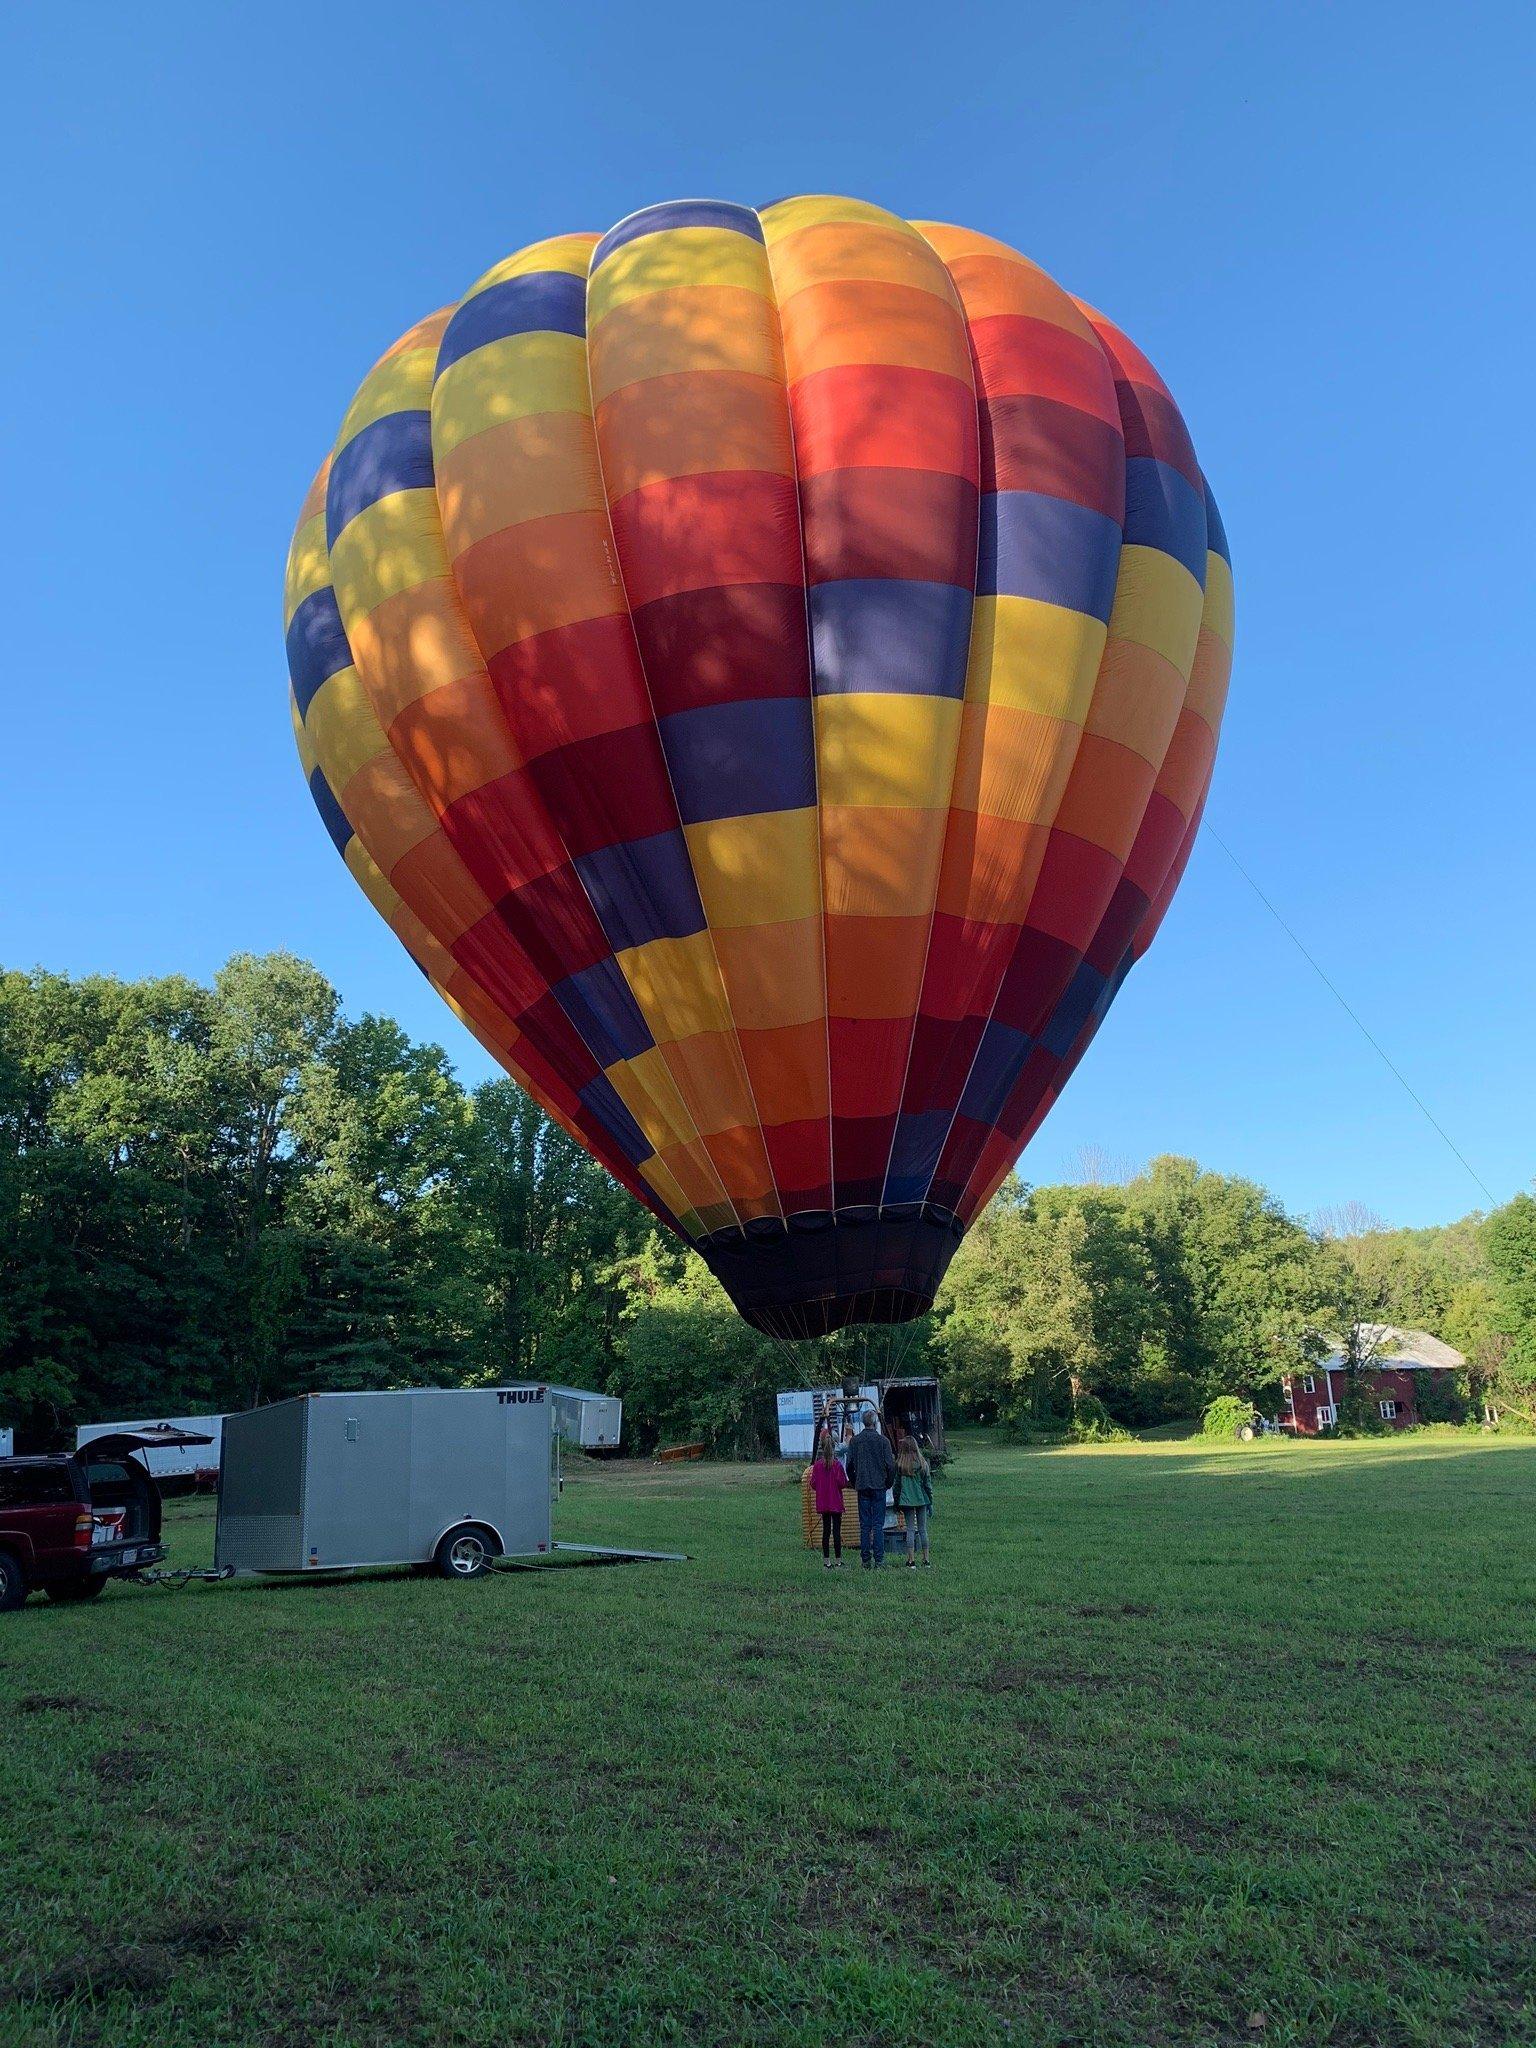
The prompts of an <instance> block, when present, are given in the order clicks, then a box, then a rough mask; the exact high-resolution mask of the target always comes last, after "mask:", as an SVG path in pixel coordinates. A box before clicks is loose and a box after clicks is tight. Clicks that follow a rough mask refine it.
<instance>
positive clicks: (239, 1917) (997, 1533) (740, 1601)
mask: <svg viewBox="0 0 1536 2048" xmlns="http://www.w3.org/2000/svg"><path fill="white" fill-rule="evenodd" d="M170 1529H171V1535H172V1539H173V1543H174V1548H175V1552H176V1554H177V1556H178V1558H179V1559H180V1560H181V1561H183V1562H192V1561H199V1560H203V1559H206V1558H207V1556H208V1555H209V1554H210V1550H211V1542H212V1509H211V1507H210V1506H209V1505H207V1504H206V1503H188V1504H186V1505H183V1506H180V1507H177V1508H176V1509H175V1510H174V1511H173V1514H172V1519H171V1522H170ZM798 1529H799V1517H798V1501H797V1496H796V1493H795V1491H794V1487H793V1484H792V1483H790V1482H789V1481H787V1480H786V1477H785V1475H784V1473H783V1472H782V1471H781V1470H779V1469H776V1468H764V1467H725V1466H715V1467H694V1468H692V1469H677V1468H659V1467H658V1468H636V1467H627V1468H624V1469H621V1470H618V1471H613V1470H608V1471H593V1472H591V1473H590V1474H584V1475H583V1476H582V1477H581V1478H580V1479H579V1480H573V1481H572V1482H571V1483H570V1484H568V1486H567V1489H566V1495H565V1500H564V1502H563V1504H562V1507H561V1510H560V1526H559V1533H560V1534H561V1535H563V1536H565V1537H566V1538H568V1539H569V1540H572V1541H575V1540H587V1541H610V1542H624V1543H633V1544H637V1545H644V1546H646V1547H654V1548H684V1549H687V1550H689V1551H691V1552H692V1553H693V1554H694V1561H693V1562H691V1563H689V1564H686V1565H677V1566H669V1565H654V1566H629V1567H624V1568H592V1567H584V1568H573V1567H566V1568H561V1569H558V1570H546V1571H542V1572H521V1573H507V1574H503V1575H500V1576H498V1577H497V1578H496V1579H495V1580H493V1581H491V1582H489V1583H482V1584H477V1585H472V1586H459V1587H455V1586H450V1585H447V1584H443V1583H440V1582H438V1581H435V1580H427V1579H420V1578H414V1577H410V1576H400V1575H379V1574H376V1575H373V1576H367V1577H358V1578H354V1579H350V1580H341V1581H336V1582H331V1583H327V1584H321V1583H318V1582H309V1583H284V1582H261V1581H251V1582H243V1581H242V1582H237V1583H235V1584H231V1585H226V1586H215V1587H207V1588H204V1587H196V1586H194V1587H192V1588H190V1589H189V1590H187V1591H185V1592H182V1593H168V1592H147V1591H139V1590H136V1589H133V1588H127V1589H123V1588H114V1589H113V1590H111V1591H109V1592H108V1594H107V1596H106V1598H105V1599H104V1600H103V1601H102V1602H101V1604H100V1605H99V1606H97V1607H95V1608H92V1609H80V1608H76V1609H69V1608H47V1607H44V1606H43V1605H41V1604H40V1603H38V1602H33V1603H32V1604H31V1605H29V1607H28V1608H27V1609H26V1610H25V1611H24V1612H23V1613H21V1614H19V1615H13V1616H8V1617H6V1618H4V1620H3V1621H0V1725H3V1728H4V1749H3V1759H4V1762H3V1779H0V1869H3V1876H4V1884H3V1893H0V2042H3V2043H4V2044H5V2048H42V2044H55V2043H64V2042H70V2043H79V2044H82V2048H84V2044H88V2043H89V2044H102V2048H151V2044H152V2048H246V2044H251V2048H256V2044H261V2048H298V2044H305V2048H308V2044H318V2043H332V2044H337V2048H340V2044H378V2048H385V2044H391V2048H393V2044H426V2043H432V2044H437V2043H463V2044H465V2048H487V2044H492V2043H495V2044H502V2043H513V2042H516V2043H522V2042H529V2043H533V2042H539V2043H543V2042H559V2043H568V2044H599V2043H603V2044H606V2043H626V2044H629V2043H634V2044H641V2048H648V2044H651V2043H665V2042H689V2043H721V2044H733V2048H735V2044H747V2043H754V2044H755V2043H775V2044H778V2043H782V2044H790V2043H795V2044H803V2048H824V2044H826V2043H828V2042H837V2043H840V2044H848V2048H855V2044H863V2043H870V2044H875V2043H879V2044H892V2048H915V2044H924V2048H927V2044H940V2043H966V2044H969V2043H991V2042H1010V2043H1015V2044H1023V2043H1030V2044H1041V2048H1044V2044H1052V2048H1056V2044H1061V2048H1065V2044H1069V2043H1077V2044H1099V2043H1124V2044H1136V2048H1170V2044H1196V2043H1199V2044H1212V2048H1214V2044H1218V2043H1235V2042H1245V2043H1250V2044H1251V2043H1255V2042H1260V2043H1263V2044H1266V2048H1282V2044H1293V2048H1320V2044H1328V2043H1349V2044H1371V2048H1391V2044H1397V2043H1403V2044H1407V2043H1414V2044H1424V2048H1431V2044H1433V2048H1452V2044H1474V2043H1475V2044H1479V2048H1481V2044H1488V2043H1495V2042H1532V2041H1536V1867H1533V1856H1536V1828H1533V1792H1536V1777H1533V1759H1536V1697H1533V1693H1536V1602H1533V1596H1536V1548H1533V1530H1536V1445H1533V1444H1529V1443H1525V1444H1522V1443H1518V1442H1514V1443H1490V1444H1483V1443H1478V1442H1476V1441H1467V1440H1464V1439H1456V1438H1448V1437H1447V1438H1432V1437H1419V1438H1407V1439H1400V1440H1397V1441H1394V1442H1384V1443H1374V1442H1372V1443H1361V1444H1325V1445H1317V1446H1303V1445H1293V1444H1280V1445H1276V1446H1273V1447H1271V1446H1268V1445H1257V1446H1253V1447H1251V1448H1246V1449H1239V1448H1237V1447H1232V1448H1226V1447H1220V1448H1205V1447H1202V1446H1201V1445H1199V1444H1198V1443H1182V1444H1181V1443H1158V1444H1155V1445H1150V1444H1149V1445H1137V1446H1125V1447H1109V1448H1104V1449H1094V1450H1073V1451H1051V1452H1029V1451H1021V1450H1014V1449H1009V1448H1007V1447H1005V1446H1003V1445H1001V1444H997V1443H994V1442H991V1441H989V1440H987V1439H985V1438H981V1437H976V1438H972V1439H970V1440H968V1441H966V1442H964V1444H963V1446H962V1448H961V1451H960V1455H959V1457H958V1458H957V1460H956V1462H955V1465H954V1466H953V1468H952V1470H951V1472H950V1473H949V1474H948V1475H946V1476H945V1477H944V1479H943V1480H942V1481H941V1482H940V1491H939V1503H938V1511H937V1514H936V1516H935V1524H934V1533H935V1559H936V1563H935V1568H934V1570H933V1571H932V1572H930V1573H926V1574H925V1573H908V1572H907V1571H905V1570H904V1569H899V1570H888V1571H887V1572H886V1573H884V1574H883V1575H881V1576H879V1577H875V1576H873V1575H866V1574H863V1573H861V1572H859V1571H858V1570H857V1569H854V1570H849V1571H845V1572H843V1573H842V1574H840V1575H838V1574H827V1573H824V1572H823V1571H822V1570H821V1566H820V1560H819V1557H818V1558H816V1559H814V1560H813V1559H812V1558H811V1557H810V1556H809V1554H808V1553H806V1552H805V1551H803V1550H801V1549H800V1548H799V1547H798Z"/></svg>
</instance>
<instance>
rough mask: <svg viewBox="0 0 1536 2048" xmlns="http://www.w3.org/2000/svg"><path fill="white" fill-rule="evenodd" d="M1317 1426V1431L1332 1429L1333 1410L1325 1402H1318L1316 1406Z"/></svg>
mask: <svg viewBox="0 0 1536 2048" xmlns="http://www.w3.org/2000/svg"><path fill="white" fill-rule="evenodd" d="M1317 1426H1318V1428H1319V1429H1332V1427H1333V1410H1332V1408H1331V1407H1330V1406H1329V1405H1328V1403H1327V1402H1326V1401H1319V1402H1318V1404H1317Z"/></svg>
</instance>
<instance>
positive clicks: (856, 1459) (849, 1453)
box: [843, 1408, 896, 1571]
mask: <svg viewBox="0 0 1536 2048" xmlns="http://www.w3.org/2000/svg"><path fill="white" fill-rule="evenodd" d="M843 1467H844V1470H845V1471H846V1472H847V1474H848V1478H849V1481H850V1483H851V1485H852V1486H853V1489H854V1491H855V1492H856V1493H857V1494H858V1496H859V1556H860V1558H861V1559H862V1560H863V1564H864V1569H865V1571H871V1570H873V1568H874V1566H875V1565H877V1564H884V1563H885V1496H886V1492H887V1489H888V1488H889V1486H890V1484H891V1481H892V1480H893V1479H894V1478H895V1477H896V1453H895V1452H894V1451H893V1450H892V1449H891V1447H890V1444H889V1443H888V1442H887V1440H886V1438H885V1436H884V1434H883V1432H882V1431H881V1430H880V1428H879V1427H878V1423H877V1419H876V1416H875V1411H874V1409H873V1408H866V1409H865V1410H864V1427H863V1428H862V1429H861V1430H860V1431H859V1432H858V1434H857V1435H856V1436H855V1437H854V1439H853V1442H852V1443H851V1444H849V1445H847V1446H846V1449H845V1452H844V1457H843Z"/></svg>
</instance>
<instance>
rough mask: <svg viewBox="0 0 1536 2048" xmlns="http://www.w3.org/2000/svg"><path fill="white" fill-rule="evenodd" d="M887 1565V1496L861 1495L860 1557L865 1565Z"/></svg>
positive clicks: (875, 1494)
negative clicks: (872, 1563)
mask: <svg viewBox="0 0 1536 2048" xmlns="http://www.w3.org/2000/svg"><path fill="white" fill-rule="evenodd" d="M871 1553H873V1562H874V1563H875V1564H884V1563H885V1495H884V1494H883V1493H861V1494H860V1495H859V1556H860V1557H861V1558H862V1559H863V1560H864V1562H865V1564H869V1563H870V1562H871Z"/></svg>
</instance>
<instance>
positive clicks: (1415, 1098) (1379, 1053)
mask: <svg viewBox="0 0 1536 2048" xmlns="http://www.w3.org/2000/svg"><path fill="white" fill-rule="evenodd" d="M1205 830H1206V831H1207V832H1208V833H1209V835H1210V836H1211V838H1212V839H1214V840H1215V842H1216V844H1217V845H1218V846H1219V847H1220V848H1221V850H1222V852H1223V853H1224V854H1225V855H1226V856H1227V859H1228V860H1229V861H1231V863H1232V865H1233V867H1235V868H1236V869H1237V872H1238V873H1239V874H1240V875H1241V876H1242V878H1243V880H1244V881H1245V882H1246V883H1247V884H1248V886H1249V888H1250V889H1251V890H1252V891H1253V893H1254V895H1255V896H1257V897H1258V899H1259V901H1260V902H1261V903H1262V904H1263V906H1264V908H1265V909H1266V910H1267V911H1268V912H1269V914H1270V916H1271V917H1272V918H1273V919H1274V920H1275V923H1276V924H1277V925H1279V927H1280V929H1281V931H1283V932H1284V933H1285V935H1286V937H1287V938H1288V939H1289V940H1290V942H1291V944H1292V945H1293V946H1294V947H1295V948H1296V950H1297V952H1298V953H1299V954H1300V955H1301V957H1302V959H1303V960H1305V961H1306V963H1307V965H1308V966H1309V967H1310V968H1311V969H1312V972H1313V973H1314V974H1315V975H1316V976H1317V978H1318V980H1319V981H1320V982H1321V983H1322V984H1323V987H1324V988H1325V989H1327V991H1328V993H1329V994H1330V995H1331V996H1332V997H1333V999H1334V1001H1335V1002H1336V1003H1337V1004H1338V1006H1339V1008H1340V1009H1341V1010H1342V1011H1343V1012H1344V1014H1345V1016H1346V1017H1348V1019H1349V1020H1350V1022H1351V1023H1352V1024H1353V1025H1354V1027H1355V1029H1356V1030H1357V1031H1358V1032H1359V1033H1360V1036H1361V1037H1362V1038H1363V1039H1364V1040H1365V1042H1366V1044H1367V1045H1368V1046H1369V1047H1370V1048H1371V1050H1372V1052H1374V1053H1375V1055H1376V1057H1377V1058H1378V1059H1379V1060H1380V1061H1381V1063H1382V1065H1383V1066H1384V1067H1385V1068H1386V1070H1387V1072H1388V1073H1389V1074H1391V1075H1392V1077H1393V1079H1394V1080H1395V1081H1396V1082H1397V1084H1398V1086H1399V1087H1400V1088H1401V1089H1402V1091H1403V1093H1404V1094H1405V1095H1406V1096H1407V1097H1408V1099H1409V1101H1410V1102H1412V1103H1413V1104H1414V1106H1415V1107H1416V1108H1417V1109H1418V1111H1419V1114H1420V1115H1421V1116H1422V1117H1423V1118H1424V1121H1425V1122H1426V1123H1427V1124H1428V1125H1429V1126H1430V1128H1431V1129H1432V1130H1433V1131H1435V1132H1436V1133H1438V1135H1439V1137H1440V1138H1441V1139H1442V1141H1443V1142H1444V1144H1445V1145H1446V1147H1447V1149H1448V1150H1449V1151H1450V1152H1452V1153H1453V1154H1454V1155H1455V1157H1456V1158H1457V1159H1459V1160H1460V1162H1461V1164H1462V1166H1463V1167H1464V1168H1465V1169H1466V1171H1467V1173H1468V1174H1469V1175H1470V1176H1471V1178H1472V1180H1473V1181H1475V1182H1476V1184H1477V1186H1478V1187H1480V1188H1481V1189H1482V1191H1483V1193H1484V1194H1485V1195H1486V1196H1487V1197H1488V1202H1489V1206H1490V1207H1491V1208H1494V1209H1496V1208H1497V1207H1498V1206H1499V1204H1498V1199H1497V1197H1496V1196H1495V1194H1494V1192H1493V1190H1492V1188H1490V1187H1489V1185H1488V1183H1487V1181H1485V1180H1484V1179H1483V1176H1482V1175H1481V1174H1480V1173H1479V1172H1478V1170H1477V1168H1476V1167H1475V1166H1474V1165H1473V1164H1472V1162H1471V1160H1469V1159H1468V1157H1467V1155H1466V1153H1465V1152H1463V1151H1462V1149H1461V1147H1460V1146H1459V1145H1458V1144H1457V1143H1456V1141H1455V1139H1454V1138H1453V1137H1452V1136H1451V1134H1450V1132H1449V1131H1448V1130H1447V1129H1446V1128H1445V1125H1444V1124H1443V1123H1441V1121H1440V1119H1439V1118H1438V1117H1437V1116H1436V1115H1435V1114H1434V1113H1433V1111H1432V1110H1431V1109H1430V1108H1429V1106H1428V1104H1427V1103H1426V1102H1425V1101H1424V1099H1423V1097H1422V1096H1421V1095H1420V1094H1419V1093H1418V1091H1417V1090H1416V1089H1415V1088H1414V1086H1413V1084H1412V1083H1411V1082H1410V1081H1409V1079H1408V1077H1407V1075H1406V1074H1404V1072H1403V1071H1402V1069H1401V1067H1399V1066H1397V1065H1396V1064H1395V1062H1394V1061H1393V1060H1392V1058H1391V1057H1390V1055H1389V1054H1388V1053H1387V1051H1386V1050H1385V1048H1384V1047H1383V1046H1382V1045H1381V1043H1380V1042H1379V1040H1377V1039H1376V1038H1375V1037H1374V1036H1373V1035H1372V1034H1371V1032H1370V1031H1369V1030H1368V1029H1367V1028H1366V1026H1365V1024H1364V1023H1363V1021H1362V1020H1361V1018H1360V1016H1359V1015H1358V1014H1357V1012H1356V1011H1355V1010H1354V1009H1353V1008H1351V1006H1350V1004H1349V1001H1348V1000H1347V998H1346V997H1345V996H1344V995H1343V993H1342V992H1341V990H1340V989H1339V988H1338V987H1337V985H1336V984H1335V983H1334V982H1333V981H1331V980H1330V979H1329V977H1328V975H1327V973H1326V972H1325V970H1324V969H1323V967H1322V966H1321V964H1320V963H1319V962H1318V960H1317V958H1316V957H1315V955H1313V954H1312V953H1309V952H1308V950H1307V948H1306V947H1305V946H1304V945H1303V944H1302V942H1301V940H1300V939H1299V938H1298V937H1297V935H1296V933H1295V932H1294V931H1293V930H1292V929H1291V927H1290V925H1288V924H1287V923H1286V921H1285V919H1284V918H1283V917H1282V916H1281V915H1280V912H1279V911H1278V910H1277V909H1276V908H1275V906H1274V904H1273V903H1271V902H1270V900H1269V898H1268V897H1267V896H1266V895H1265V894H1264V891H1263V890H1262V889H1261V888H1260V887H1259V885H1258V883H1257V882H1256V881H1255V880H1254V879H1253V877H1252V875H1250V874H1249V872H1248V870H1247V869H1246V868H1245V867H1244V866H1243V864H1242V862H1241V861H1240V860H1239V859H1238V857H1237V855H1236V854H1235V853H1234V852H1233V851H1232V849H1231V847H1230V846H1228V844H1227V842H1226V841H1225V839H1223V838H1222V836H1221V834H1220V833H1219V832H1218V831H1217V830H1216V827H1215V826H1214V825H1213V824H1212V823H1211V821H1210V819H1209V818H1207V819H1206V821H1205Z"/></svg>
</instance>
